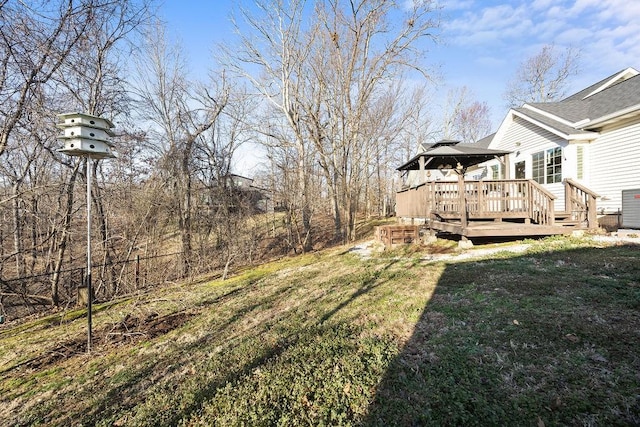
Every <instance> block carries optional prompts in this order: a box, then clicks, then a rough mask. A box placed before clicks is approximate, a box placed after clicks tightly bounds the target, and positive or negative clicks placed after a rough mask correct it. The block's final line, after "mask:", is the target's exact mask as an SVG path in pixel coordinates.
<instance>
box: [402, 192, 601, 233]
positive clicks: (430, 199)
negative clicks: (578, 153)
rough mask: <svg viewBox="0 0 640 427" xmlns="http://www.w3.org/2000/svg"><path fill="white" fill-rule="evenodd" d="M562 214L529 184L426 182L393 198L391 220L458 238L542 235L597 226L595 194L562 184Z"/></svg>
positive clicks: (549, 197) (547, 195) (551, 199)
mask: <svg viewBox="0 0 640 427" xmlns="http://www.w3.org/2000/svg"><path fill="white" fill-rule="evenodd" d="M564 185H565V210H564V211H561V212H556V211H555V208H554V201H555V199H556V197H555V196H554V195H553V194H551V193H549V192H548V191H547V190H546V189H545V188H543V187H542V186H541V185H540V184H538V183H537V182H535V181H533V180H495V181H463V180H462V179H460V180H459V181H458V182H427V183H424V184H422V185H419V186H417V187H413V188H408V189H404V190H402V191H399V192H398V193H396V216H398V217H401V218H405V219H409V220H411V222H414V221H419V222H423V223H424V224H425V226H426V227H427V228H429V229H430V230H431V232H432V233H435V232H437V231H446V232H449V233H453V234H458V235H460V236H462V237H463V238H467V237H469V238H471V237H492V236H495V237H507V236H547V235H557V234H570V233H571V232H572V231H574V230H576V229H590V228H596V227H597V217H596V203H595V198H596V197H597V195H596V194H595V193H593V192H591V191H590V190H588V189H587V188H585V187H583V186H581V185H580V184H578V183H576V182H573V181H571V180H565V181H564Z"/></svg>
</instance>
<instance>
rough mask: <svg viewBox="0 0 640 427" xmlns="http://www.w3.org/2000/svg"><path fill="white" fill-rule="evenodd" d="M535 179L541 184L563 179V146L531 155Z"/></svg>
mask: <svg viewBox="0 0 640 427" xmlns="http://www.w3.org/2000/svg"><path fill="white" fill-rule="evenodd" d="M531 160H532V163H531V169H532V173H531V175H532V177H533V179H534V180H535V181H536V182H538V183H540V184H553V183H556V182H561V181H562V148H560V147H556V148H550V149H549V150H546V151H540V152H539V153H534V154H533V155H532V156H531Z"/></svg>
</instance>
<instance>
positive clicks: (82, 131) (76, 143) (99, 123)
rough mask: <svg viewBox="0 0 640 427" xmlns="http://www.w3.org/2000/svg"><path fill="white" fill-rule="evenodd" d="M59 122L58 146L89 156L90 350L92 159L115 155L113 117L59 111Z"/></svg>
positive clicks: (89, 328) (74, 153)
mask: <svg viewBox="0 0 640 427" xmlns="http://www.w3.org/2000/svg"><path fill="white" fill-rule="evenodd" d="M58 119H59V120H60V122H58V124H57V125H56V126H57V127H58V128H60V129H62V130H63V134H62V135H60V136H59V139H61V140H63V141H64V148H62V149H60V150H58V151H60V152H61V153H65V154H68V155H70V156H79V157H86V158H87V165H86V167H87V170H86V176H87V274H86V286H87V322H88V332H87V352H90V351H91V341H92V334H91V321H92V319H91V312H92V300H93V290H92V287H91V162H90V159H96V160H99V159H109V158H113V157H115V155H114V154H113V152H112V148H113V143H112V142H111V141H110V140H109V138H110V137H112V136H114V133H113V131H112V130H111V128H113V127H114V125H113V123H111V121H110V120H107V119H103V118H100V117H96V116H92V115H90V114H83V113H65V114H59V115H58Z"/></svg>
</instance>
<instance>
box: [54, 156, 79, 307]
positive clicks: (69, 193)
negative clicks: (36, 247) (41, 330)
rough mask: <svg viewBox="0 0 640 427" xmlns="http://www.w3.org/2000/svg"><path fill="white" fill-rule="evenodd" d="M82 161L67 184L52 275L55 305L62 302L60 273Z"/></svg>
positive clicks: (74, 169)
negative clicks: (65, 200) (65, 201)
mask: <svg viewBox="0 0 640 427" xmlns="http://www.w3.org/2000/svg"><path fill="white" fill-rule="evenodd" d="M80 163H81V162H77V163H76V165H75V167H74V168H73V171H72V172H71V176H70V177H69V182H68V183H67V185H66V191H65V195H66V198H67V203H66V205H65V211H64V217H63V218H64V219H63V222H62V230H61V231H60V241H59V242H58V250H57V253H56V259H55V261H54V268H53V276H52V277H51V301H53V305H55V306H58V304H59V303H60V294H59V283H60V273H61V270H62V262H63V260H64V254H65V251H66V249H67V243H68V241H69V230H70V229H71V215H72V213H73V191H74V188H75V184H76V178H77V176H78V170H79V169H80Z"/></svg>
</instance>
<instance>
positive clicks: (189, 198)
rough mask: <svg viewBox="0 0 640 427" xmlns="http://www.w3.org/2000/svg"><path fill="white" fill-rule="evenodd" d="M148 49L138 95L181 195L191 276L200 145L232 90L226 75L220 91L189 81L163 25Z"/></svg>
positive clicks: (170, 181) (185, 265) (185, 267)
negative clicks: (195, 163) (196, 156)
mask: <svg viewBox="0 0 640 427" xmlns="http://www.w3.org/2000/svg"><path fill="white" fill-rule="evenodd" d="M148 53H149V55H148V56H146V57H144V58H141V61H140V62H139V64H138V68H139V73H140V78H139V79H138V81H137V86H138V96H139V98H140V105H141V108H142V110H143V111H144V113H143V118H144V119H146V120H148V121H149V122H150V123H152V126H151V128H150V132H149V134H150V135H152V137H153V138H154V139H155V140H156V141H157V143H158V144H159V147H158V149H159V151H160V153H161V158H160V173H161V174H162V178H163V179H164V181H165V182H166V185H167V186H168V187H169V188H170V189H171V191H172V192H173V193H174V194H175V205H174V208H175V213H176V216H177V225H178V229H179V233H180V244H181V252H182V257H183V261H182V272H183V275H185V276H186V275H188V274H190V272H191V262H192V249H193V221H192V219H193V209H194V207H193V196H194V188H193V184H194V182H193V179H194V171H193V159H194V153H195V148H196V145H197V143H198V140H199V139H200V138H201V137H202V136H203V135H204V134H205V133H206V132H208V131H209V130H210V129H211V128H212V127H213V126H214V124H215V123H216V121H217V120H218V117H219V116H220V114H221V112H222V110H223V109H224V108H225V106H226V104H227V102H228V88H227V86H226V84H224V75H223V76H222V84H221V85H220V87H219V90H218V92H217V93H215V94H212V93H210V92H209V90H208V88H206V87H204V86H200V87H196V86H197V85H194V84H193V83H192V82H190V81H189V80H187V77H186V76H187V72H186V63H185V62H184V60H183V58H182V56H181V53H180V48H179V47H178V46H173V47H171V46H168V45H167V43H166V40H165V38H164V31H163V29H162V27H161V26H160V25H159V24H158V26H157V27H156V29H155V32H154V34H153V35H151V38H150V40H149V42H148Z"/></svg>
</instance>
